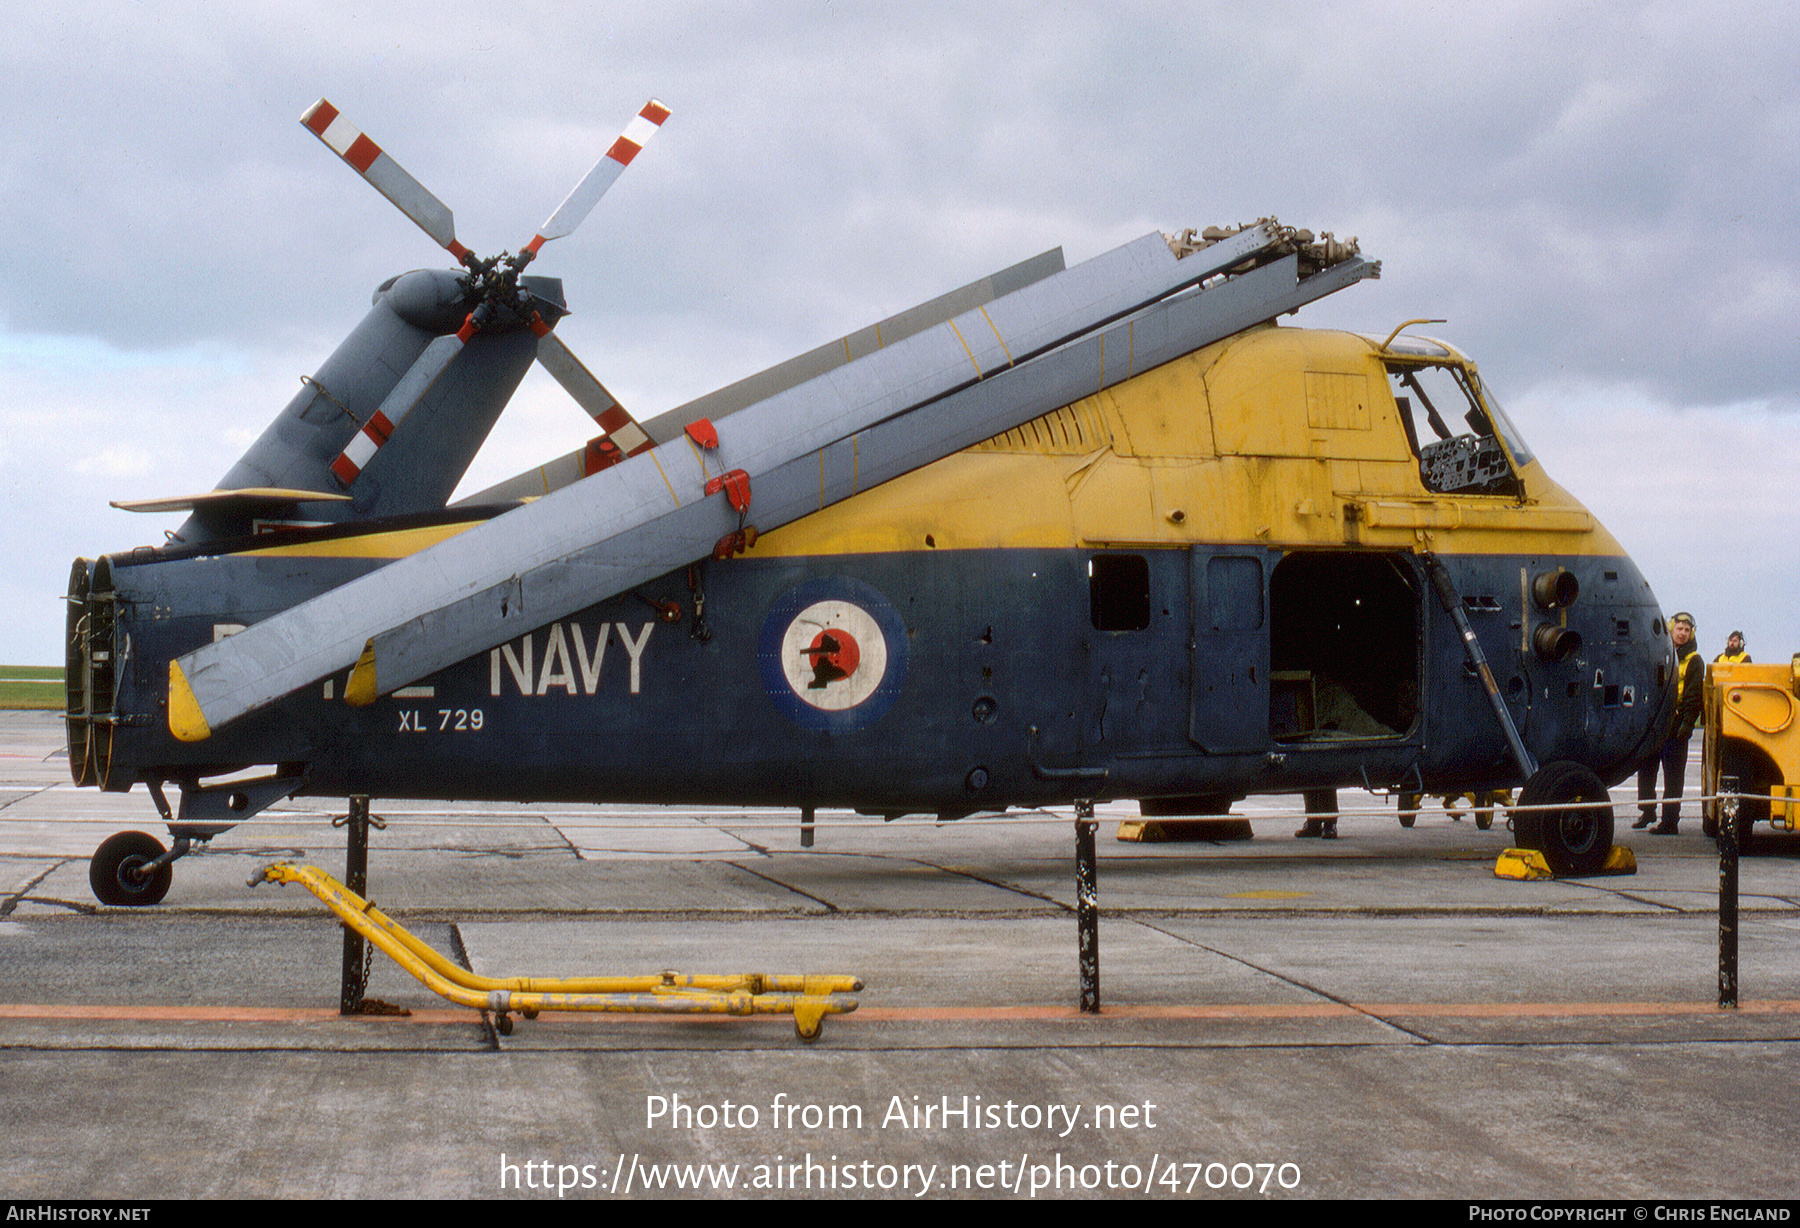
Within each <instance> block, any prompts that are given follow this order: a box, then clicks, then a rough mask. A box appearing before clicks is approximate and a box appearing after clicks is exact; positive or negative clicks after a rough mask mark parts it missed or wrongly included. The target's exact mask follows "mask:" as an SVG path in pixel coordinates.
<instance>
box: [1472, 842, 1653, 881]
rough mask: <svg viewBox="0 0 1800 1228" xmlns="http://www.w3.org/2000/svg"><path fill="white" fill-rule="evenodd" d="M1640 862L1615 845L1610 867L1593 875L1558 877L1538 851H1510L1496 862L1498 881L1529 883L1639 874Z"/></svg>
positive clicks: (1610, 857)
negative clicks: (1534, 880)
mask: <svg viewBox="0 0 1800 1228" xmlns="http://www.w3.org/2000/svg"><path fill="white" fill-rule="evenodd" d="M1636 873H1637V858H1636V857H1634V856H1632V855H1631V850H1630V849H1628V848H1626V847H1624V846H1623V845H1617V844H1615V845H1614V846H1613V848H1612V851H1611V852H1610V853H1608V854H1607V855H1606V864H1605V865H1603V866H1601V867H1600V868H1599V869H1598V870H1595V871H1594V872H1593V873H1592V874H1558V873H1557V872H1556V871H1554V870H1552V869H1551V868H1550V863H1549V862H1547V861H1545V860H1544V855H1543V854H1542V853H1540V852H1538V851H1537V850H1536V849H1507V850H1506V851H1505V852H1504V853H1501V854H1500V856H1499V857H1497V858H1496V859H1495V860H1494V877H1495V878H1512V879H1519V880H1521V881H1529V880H1532V879H1539V878H1598V877H1600V876H1601V875H1608V874H1636Z"/></svg>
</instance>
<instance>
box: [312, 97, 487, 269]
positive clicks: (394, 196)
mask: <svg viewBox="0 0 1800 1228" xmlns="http://www.w3.org/2000/svg"><path fill="white" fill-rule="evenodd" d="M300 122H301V123H303V124H305V125H306V127H307V130H308V131H310V132H311V133H312V134H313V135H314V136H316V137H318V138H319V139H320V140H321V141H324V142H325V144H326V145H328V146H330V147H331V149H332V151H333V152H334V153H336V154H337V155H338V157H340V158H342V159H343V160H344V161H345V162H348V163H349V164H350V169H352V170H354V171H355V172H356V173H357V174H359V175H361V176H362V177H363V178H364V179H367V180H368V181H369V182H370V183H371V184H373V185H374V187H375V190H376V191H377V192H380V193H381V194H382V195H383V196H385V197H387V198H388V199H389V200H391V201H393V202H394V204H395V206H396V207H398V208H399V210H400V212H402V213H404V214H405V215H406V216H407V217H409V218H411V219H412V220H413V221H414V222H416V223H417V224H418V227H419V229H420V230H423V231H424V232H425V233H426V234H428V235H430V236H431V237H432V238H433V239H434V240H436V241H437V243H438V244H439V245H441V246H442V247H443V248H444V250H445V251H447V252H449V253H450V254H451V255H452V256H455V257H456V259H457V260H458V261H459V262H460V261H461V260H462V258H463V257H464V256H466V255H468V252H469V249H468V248H466V247H464V246H463V245H462V244H461V243H458V242H457V241H456V219H455V215H453V214H452V213H451V212H450V208H449V206H448V205H446V204H444V202H443V201H441V200H439V199H438V198H437V197H435V196H433V195H432V194H431V193H430V192H429V191H427V190H426V188H425V185H424V184H422V183H420V182H419V181H418V180H417V179H414V178H413V177H412V176H411V175H409V174H407V173H406V171H405V170H404V169H402V167H401V166H400V164H399V163H398V162H396V161H394V160H393V159H392V158H390V157H388V156H387V154H385V153H383V152H382V149H381V146H379V145H377V144H376V143H375V142H374V141H371V140H370V139H369V138H368V137H366V136H364V135H363V134H362V133H361V132H360V131H359V130H358V129H357V128H356V127H355V125H353V124H351V123H350V121H349V120H347V119H345V118H344V117H343V116H342V115H340V114H339V113H338V109H337V108H336V107H334V106H332V105H331V103H330V102H328V101H326V100H325V99H323V98H321V99H319V101H317V102H315V103H313V104H312V106H310V107H308V108H307V109H306V114H304V115H302V116H301V117H300Z"/></svg>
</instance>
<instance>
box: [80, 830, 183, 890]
mask: <svg viewBox="0 0 1800 1228" xmlns="http://www.w3.org/2000/svg"><path fill="white" fill-rule="evenodd" d="M164 851H165V850H164V849H163V846H162V842H161V841H160V840H158V839H157V838H156V837H155V836H152V835H149V834H148V833H145V832H141V831H122V832H120V833H119V834H118V835H116V836H109V837H107V839H106V840H105V841H104V842H103V843H102V844H101V845H100V847H99V848H97V849H95V850H94V856H93V859H92V860H90V861H89V862H88V886H90V887H92V888H93V889H94V898H95V899H97V900H99V901H100V902H101V903H102V904H115V905H120V906H122V907H127V908H132V907H137V908H142V907H146V906H148V905H151V904H160V903H161V902H162V898H163V897H164V896H165V895H167V894H169V884H170V883H171V882H172V881H173V880H174V878H175V868H174V867H173V866H170V865H167V864H164V865H160V866H158V867H157V868H156V869H155V870H153V871H151V873H150V874H149V875H147V876H146V875H142V874H141V873H140V872H141V871H142V869H143V867H144V866H146V865H148V864H149V863H150V862H152V861H155V860H156V859H157V858H158V857H161V856H162V855H163V853H164Z"/></svg>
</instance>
